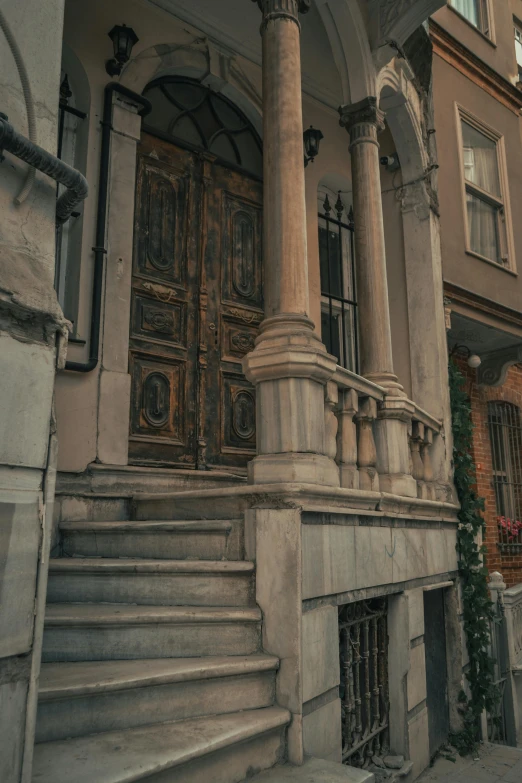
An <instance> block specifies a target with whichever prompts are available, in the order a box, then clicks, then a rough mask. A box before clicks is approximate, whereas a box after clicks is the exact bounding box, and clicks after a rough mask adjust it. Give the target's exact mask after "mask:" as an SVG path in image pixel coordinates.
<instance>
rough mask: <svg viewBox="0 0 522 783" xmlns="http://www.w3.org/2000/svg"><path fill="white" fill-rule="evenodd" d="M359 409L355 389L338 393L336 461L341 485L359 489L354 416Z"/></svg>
mask: <svg viewBox="0 0 522 783" xmlns="http://www.w3.org/2000/svg"><path fill="white" fill-rule="evenodd" d="M358 410H359V397H358V395H357V392H356V391H355V389H344V390H342V391H341V392H340V394H339V405H338V409H337V418H338V420H339V430H338V433H337V462H338V463H339V473H340V479H341V487H346V488H348V489H359V471H358V469H357V424H356V423H355V421H354V417H355V415H356V414H357V412H358Z"/></svg>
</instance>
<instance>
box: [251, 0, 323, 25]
mask: <svg viewBox="0 0 522 783" xmlns="http://www.w3.org/2000/svg"><path fill="white" fill-rule="evenodd" d="M252 2H253V3H257V4H258V6H259V8H260V10H261V11H262V12H263V15H264V17H265V21H268V18H271V19H274V18H277V17H280V16H287V17H288V16H290V17H294V18H295V19H297V14H298V13H299V14H306V13H307V12H308V11H309V10H310V6H311V4H312V0H252Z"/></svg>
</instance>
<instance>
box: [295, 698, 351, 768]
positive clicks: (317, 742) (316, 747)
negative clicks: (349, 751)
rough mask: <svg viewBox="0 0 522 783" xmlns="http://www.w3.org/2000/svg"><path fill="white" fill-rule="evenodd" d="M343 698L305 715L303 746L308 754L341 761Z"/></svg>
mask: <svg viewBox="0 0 522 783" xmlns="http://www.w3.org/2000/svg"><path fill="white" fill-rule="evenodd" d="M341 747H342V741H341V700H340V699H334V701H331V702H330V703H329V704H325V705H324V706H323V707H320V708H319V709H318V710H315V712H311V713H310V714H309V715H305V716H304V717H303V748H304V753H305V755H306V756H315V757H316V758H320V759H328V760H329V761H337V762H340V761H341Z"/></svg>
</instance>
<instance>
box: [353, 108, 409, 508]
mask: <svg viewBox="0 0 522 783" xmlns="http://www.w3.org/2000/svg"><path fill="white" fill-rule="evenodd" d="M340 123H341V125H342V126H343V127H346V129H347V130H348V132H349V134H350V155H351V166H352V184H353V210H354V221H355V226H356V230H355V234H354V239H355V256H356V259H357V298H358V308H357V311H358V317H359V335H360V357H361V373H362V375H364V376H365V377H366V378H368V379H369V380H371V381H373V382H374V383H378V384H380V385H381V386H383V387H384V388H385V389H386V392H387V393H386V397H385V399H384V401H383V402H382V403H380V404H379V414H378V421H377V423H376V427H375V437H376V441H377V455H378V461H377V469H378V471H379V474H380V487H381V490H384V491H385V492H392V493H394V494H398V495H406V496H411V497H416V496H417V483H416V481H415V480H414V478H413V476H411V474H410V450H409V445H408V428H409V426H410V424H411V417H412V413H413V406H412V405H411V403H410V402H409V401H408V400H407V399H406V397H405V395H404V391H403V389H402V386H401V385H400V384H399V382H398V380H397V376H396V375H395V374H394V372H393V358H392V343H391V325H390V311H389V304H388V282H387V276H386V253H385V244H384V223H383V212H382V197H381V179H380V177H381V175H380V164H379V142H378V140H377V132H378V130H379V129H380V128H382V127H383V123H384V114H383V112H381V111H380V109H379V108H378V106H377V99H376V98H374V97H371V96H370V97H367V98H364V99H363V100H362V101H359V102H358V103H354V104H351V105H347V106H343V107H341V109H340Z"/></svg>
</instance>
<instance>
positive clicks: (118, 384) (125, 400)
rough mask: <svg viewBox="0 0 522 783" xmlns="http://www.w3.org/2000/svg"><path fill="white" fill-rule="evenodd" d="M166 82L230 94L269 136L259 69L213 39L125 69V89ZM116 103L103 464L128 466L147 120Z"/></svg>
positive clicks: (146, 56) (161, 49) (147, 56)
mask: <svg viewBox="0 0 522 783" xmlns="http://www.w3.org/2000/svg"><path fill="white" fill-rule="evenodd" d="M163 76H183V77H188V78H190V79H194V80H197V81H199V82H201V83H202V84H203V85H205V86H208V87H210V88H211V89H212V90H213V91H214V92H219V93H221V94H223V95H224V96H225V97H226V98H228V99H229V100H230V101H232V102H233V103H235V105H236V106H238V107H239V108H240V109H241V111H242V112H243V114H244V115H246V117H247V119H248V120H249V121H250V122H251V123H252V125H253V126H254V128H255V130H256V131H257V133H258V134H259V135H261V132H262V121H261V94H260V93H261V85H260V73H259V69H258V68H257V67H255V68H254V67H252V68H249V67H248V66H245V68H244V70H243V67H239V66H238V65H236V64H235V63H234V62H233V60H232V58H231V57H228V56H226V55H224V54H223V53H222V52H219V51H218V50H217V49H214V48H213V47H212V44H210V43H208V42H207V41H206V40H203V39H198V40H195V39H194V37H193V36H189V34H188V33H186V32H184V31H183V30H180V31H179V40H174V41H171V42H170V43H168V44H156V45H155V46H152V47H149V48H147V49H145V50H144V51H142V52H140V53H139V54H138V55H137V56H136V57H134V58H133V59H132V60H131V61H130V62H129V63H128V64H127V66H126V67H125V69H124V71H123V73H122V76H121V79H120V83H121V84H122V85H124V86H125V87H128V88H129V89H131V90H133V91H134V92H136V93H138V94H142V93H143V91H144V90H145V87H146V86H147V85H148V84H150V83H151V82H153V81H154V80H157V79H159V78H160V77H163ZM115 102H116V104H117V107H118V113H117V115H116V116H117V128H118V132H115V133H113V134H112V139H111V160H110V172H109V173H110V193H109V215H108V220H107V226H108V236H107V246H108V248H109V251H108V256H107V263H106V280H105V288H106V296H105V309H104V313H103V347H102V351H103V367H102V372H101V380H100V389H101V392H100V405H99V419H100V421H99V426H98V431H99V433H100V435H99V438H98V459H99V461H100V462H104V463H110V464H114V465H126V464H128V461H129V421H130V414H131V376H130V374H129V360H128V357H129V346H130V340H129V331H128V329H126V328H125V327H124V326H123V325H124V324H126V325H128V324H129V323H130V321H131V302H132V296H131V293H132V259H133V235H132V231H129V226H132V225H134V218H135V173H136V160H137V145H138V142H139V141H140V137H141V132H142V120H141V117H139V116H138V114H137V107H136V106H133V105H132V100H131V99H127V98H124V99H121V98H120V97H119V96H115ZM144 124H146V119H145V123H144ZM165 323H167V322H165ZM169 323H170V322H169ZM167 326H168V324H167ZM167 326H165V328H167ZM115 400H117V406H116V404H115ZM105 432H107V433H110V437H109V436H105Z"/></svg>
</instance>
